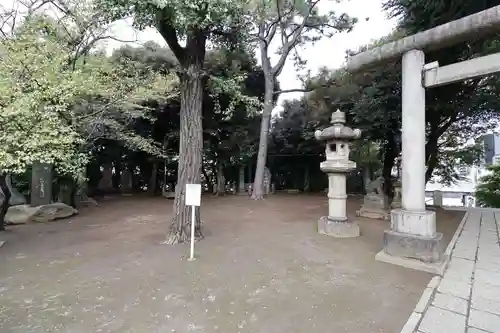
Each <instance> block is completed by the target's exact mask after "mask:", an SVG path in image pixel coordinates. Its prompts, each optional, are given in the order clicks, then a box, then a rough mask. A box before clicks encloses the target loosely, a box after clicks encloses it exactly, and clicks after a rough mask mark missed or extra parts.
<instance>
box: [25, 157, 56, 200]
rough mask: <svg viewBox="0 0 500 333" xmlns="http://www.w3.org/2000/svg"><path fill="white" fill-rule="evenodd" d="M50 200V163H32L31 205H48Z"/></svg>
mask: <svg viewBox="0 0 500 333" xmlns="http://www.w3.org/2000/svg"><path fill="white" fill-rule="evenodd" d="M51 202H52V165H51V164H46V163H40V162H35V163H33V168H32V174H31V201H30V204H31V206H32V207H37V206H42V205H48V204H50V203H51Z"/></svg>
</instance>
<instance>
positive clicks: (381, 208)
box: [356, 176, 389, 220]
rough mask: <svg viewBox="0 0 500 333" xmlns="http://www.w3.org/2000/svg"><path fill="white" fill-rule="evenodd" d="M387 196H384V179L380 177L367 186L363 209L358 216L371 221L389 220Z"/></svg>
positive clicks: (357, 213)
mask: <svg viewBox="0 0 500 333" xmlns="http://www.w3.org/2000/svg"><path fill="white" fill-rule="evenodd" d="M387 206H388V204H387V196H386V195H385V194H384V177H382V176H381V177H378V178H377V179H375V180H373V181H372V182H370V183H369V184H368V185H367V186H366V195H365V196H364V198H363V205H362V206H361V209H360V210H358V211H357V212H356V215H358V216H361V217H367V218H369V219H380V220H389V211H388V209H387V208H388V207H387Z"/></svg>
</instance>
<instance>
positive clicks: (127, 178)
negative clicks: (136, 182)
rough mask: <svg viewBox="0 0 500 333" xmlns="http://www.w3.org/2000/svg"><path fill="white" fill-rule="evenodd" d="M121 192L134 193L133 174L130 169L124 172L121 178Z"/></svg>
mask: <svg viewBox="0 0 500 333" xmlns="http://www.w3.org/2000/svg"><path fill="white" fill-rule="evenodd" d="M120 190H121V191H122V192H124V193H126V192H130V191H132V172H130V171H129V170H128V169H125V170H123V171H122V174H121V177H120Z"/></svg>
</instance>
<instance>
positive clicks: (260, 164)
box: [252, 77, 274, 200]
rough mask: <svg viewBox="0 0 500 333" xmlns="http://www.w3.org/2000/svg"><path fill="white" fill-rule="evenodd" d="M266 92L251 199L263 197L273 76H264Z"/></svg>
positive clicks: (271, 108)
mask: <svg viewBox="0 0 500 333" xmlns="http://www.w3.org/2000/svg"><path fill="white" fill-rule="evenodd" d="M265 85H266V92H265V96H264V112H262V121H261V124H260V140H259V152H258V154H257V167H256V170H255V178H254V184H253V191H252V199H254V200H261V199H264V168H265V167H266V161H267V143H268V137H269V126H270V123H271V113H272V111H273V109H274V99H273V93H274V78H272V77H266V82H265Z"/></svg>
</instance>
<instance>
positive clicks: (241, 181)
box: [237, 167, 247, 195]
mask: <svg viewBox="0 0 500 333" xmlns="http://www.w3.org/2000/svg"><path fill="white" fill-rule="evenodd" d="M237 194H238V195H246V194H247V193H246V192H245V167H240V173H239V175H238V191H237Z"/></svg>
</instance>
